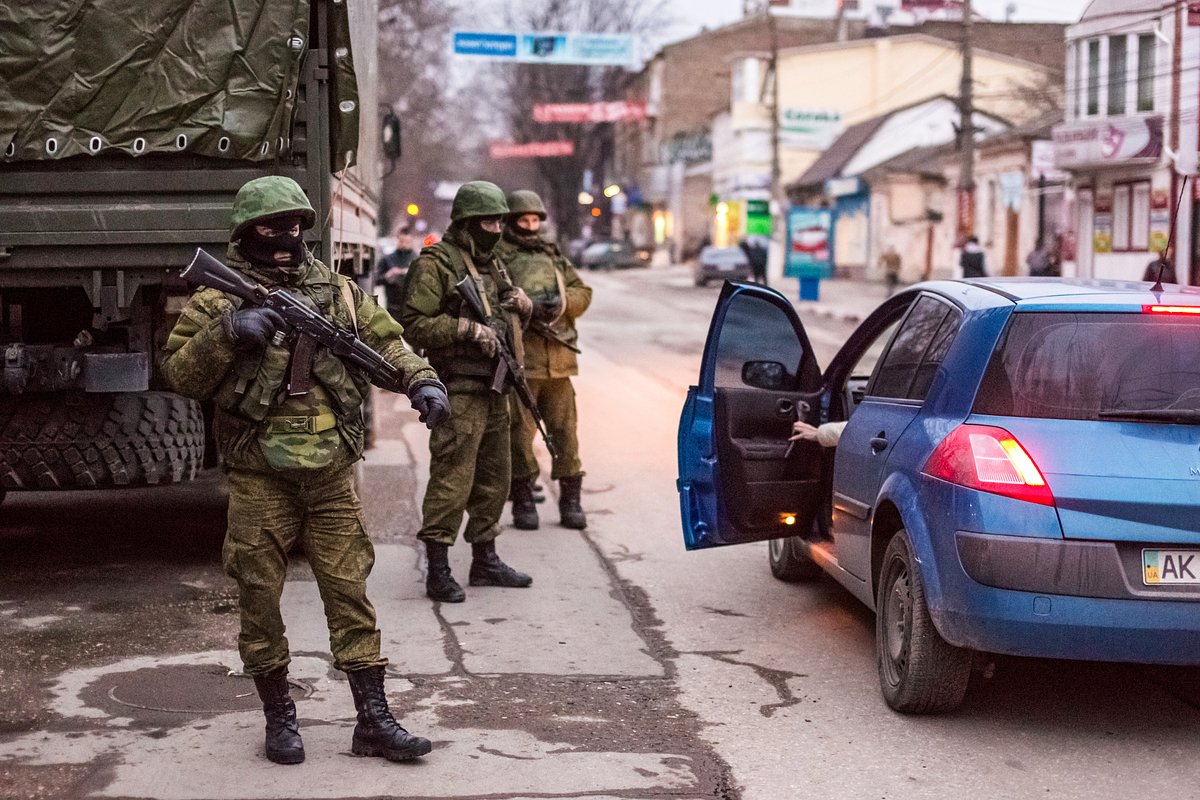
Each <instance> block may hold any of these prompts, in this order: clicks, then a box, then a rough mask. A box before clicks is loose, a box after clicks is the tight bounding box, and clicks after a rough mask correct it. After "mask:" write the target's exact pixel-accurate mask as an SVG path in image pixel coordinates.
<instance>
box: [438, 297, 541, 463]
mask: <svg viewBox="0 0 1200 800" xmlns="http://www.w3.org/2000/svg"><path fill="white" fill-rule="evenodd" d="M454 288H455V289H458V294H459V296H460V297H462V299H463V302H464V303H466V304H467V308H468V309H469V310H470V312H471V314H472V315H473V316H474V317H475V319H476V320H477V321H478V322H479V323H480V324H481V325H486V326H488V327H489V328H491V329H492V330H493V332H495V334H496V338H497V339H499V340H500V366H501V371H500V372H499V373H498V376H499V378H500V380H499V381H496V382H494V384H493V387H492V388H494V389H500V388H501V387H502V385H503V382H504V381H503V378H504V373H505V372H507V373H508V374H509V375H511V376H512V383H513V388H514V389H516V390H517V397H518V398H520V400H521V405H523V406H525V408H527V409H529V414H530V416H532V417H533V424H534V425H536V426H537V429H538V433H540V434H541V435H542V441H543V442H545V443H546V449H547V450H549V451H550V455H551V457H554V458H557V457H558V448H556V447H555V446H554V438H553V437H552V436H550V434H549V433H548V432H547V431H546V422H545V420H543V419H542V414H541V412H540V411H538V407H537V401H535V400H534V399H533V392H531V391H529V384H528V383H526V382H525V370H524V368H523V367H522V366H521V365H520V364H518V363H517V357H516V356H515V355H514V354H513V351H512V345H510V344H509V342H508V337H507V336H506V335H505V334H504V333H503V332H502V331H498V330H496V328H495V326H493V325H492V323H491V321H490V320H489V319H488V315H487V311H485V310H484V308H483V298H482V297H480V296H479V288H478V287H477V286H475V281H474V280H472V278H471V276H470V275H467V276H466V277H465V278H463V279H462V280H461V281H459V282H458V283H456V284H455V285H454ZM495 383H499V384H501V386H497V385H495Z"/></svg>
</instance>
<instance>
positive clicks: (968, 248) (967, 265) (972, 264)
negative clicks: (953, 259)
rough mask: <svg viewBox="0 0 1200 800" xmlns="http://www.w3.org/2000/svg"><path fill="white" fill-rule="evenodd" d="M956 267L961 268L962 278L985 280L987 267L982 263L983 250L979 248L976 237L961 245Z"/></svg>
mask: <svg viewBox="0 0 1200 800" xmlns="http://www.w3.org/2000/svg"><path fill="white" fill-rule="evenodd" d="M958 265H959V266H960V267H962V276H963V277H964V278H986V277H987V266H986V264H985V263H984V254H983V248H981V247H980V246H979V239H978V237H975V236H972V237H970V238H969V239H967V242H966V244H964V245H963V249H962V254H961V255H960V256H959V257H958Z"/></svg>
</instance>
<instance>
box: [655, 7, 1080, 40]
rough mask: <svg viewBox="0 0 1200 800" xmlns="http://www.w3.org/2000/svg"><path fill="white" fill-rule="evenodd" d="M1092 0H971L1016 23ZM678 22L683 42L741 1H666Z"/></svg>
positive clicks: (1070, 17)
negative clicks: (1008, 11)
mask: <svg viewBox="0 0 1200 800" xmlns="http://www.w3.org/2000/svg"><path fill="white" fill-rule="evenodd" d="M1090 1H1091V0H973V5H974V8H975V10H976V11H977V12H978V13H981V14H985V15H986V16H988V17H990V18H991V19H994V20H1003V19H1004V9H1005V7H1006V6H1007V5H1008V4H1009V2H1013V3H1015V4H1016V6H1017V11H1016V14H1014V15H1013V19H1014V20H1017V21H1055V22H1075V21H1076V20H1078V19H1079V17H1080V15H1081V14H1082V13H1083V10H1084V9H1085V8H1087V5H1088V3H1089V2H1090ZM668 4H669V7H670V8H671V9H672V11H674V13H675V16H676V17H677V18H678V19H679V22H677V23H676V24H675V26H674V29H673V30H672V32H671V34H672V35H671V36H670V39H682V38H685V37H687V36H691V35H692V34H694V33H696V32H697V31H699V30H700V29H701V28H702V27H706V26H707V27H709V28H715V27H716V26H718V25H724V24H726V23H728V22H733V21H734V20H737V19H738V18H740V17H741V16H742V0H669V3H668Z"/></svg>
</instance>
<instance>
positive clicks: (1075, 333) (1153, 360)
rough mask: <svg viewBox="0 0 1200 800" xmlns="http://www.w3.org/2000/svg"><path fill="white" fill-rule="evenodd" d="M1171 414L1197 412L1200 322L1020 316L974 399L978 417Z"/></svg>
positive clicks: (1012, 323) (1016, 316)
mask: <svg viewBox="0 0 1200 800" xmlns="http://www.w3.org/2000/svg"><path fill="white" fill-rule="evenodd" d="M1167 410H1170V411H1180V412H1182V413H1181V414H1180V415H1178V416H1181V417H1190V416H1192V415H1194V414H1196V413H1197V412H1200V319H1197V318H1196V317H1192V316H1188V317H1183V316H1169V315H1157V314H1118V313H1095V312H1092V313H1088V312H1081V313H1024V314H1022V313H1016V314H1014V315H1013V317H1012V320H1011V321H1010V322H1009V325H1008V329H1007V330H1006V331H1005V333H1004V335H1003V336H1002V337H1001V340H1000V343H999V344H998V345H997V347H996V351H995V353H994V354H993V355H992V360H991V363H990V364H989V365H988V369H987V373H986V374H985V375H984V378H983V383H982V384H981V385H980V387H979V394H978V396H977V397H976V399H975V411H976V412H977V413H980V414H999V415H1003V416H1016V417H1044V418H1051V419H1081V420H1092V419H1111V418H1114V417H1119V416H1121V412H1143V414H1144V413H1145V412H1158V413H1160V414H1169V411H1167ZM1189 412H1190V414H1189Z"/></svg>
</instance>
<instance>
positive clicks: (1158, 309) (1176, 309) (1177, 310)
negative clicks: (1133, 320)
mask: <svg viewBox="0 0 1200 800" xmlns="http://www.w3.org/2000/svg"><path fill="white" fill-rule="evenodd" d="M1142 313H1143V314H1191V315H1193V316H1195V315H1197V314H1200V306H1163V305H1145V306H1142Z"/></svg>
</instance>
